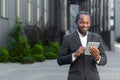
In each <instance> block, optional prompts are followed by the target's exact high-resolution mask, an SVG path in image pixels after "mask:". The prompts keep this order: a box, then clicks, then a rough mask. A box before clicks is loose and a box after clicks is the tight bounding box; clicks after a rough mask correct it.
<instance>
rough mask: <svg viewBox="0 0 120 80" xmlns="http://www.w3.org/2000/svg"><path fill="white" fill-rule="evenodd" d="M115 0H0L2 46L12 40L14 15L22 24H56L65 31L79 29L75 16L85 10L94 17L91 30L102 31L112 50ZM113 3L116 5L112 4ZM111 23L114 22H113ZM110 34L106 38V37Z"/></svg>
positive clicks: (0, 36)
mask: <svg viewBox="0 0 120 80" xmlns="http://www.w3.org/2000/svg"><path fill="white" fill-rule="evenodd" d="M113 2H114V0H0V45H3V44H5V43H6V42H7V41H8V40H9V34H8V33H9V31H10V30H11V28H12V27H13V26H14V21H15V18H16V17H18V18H20V19H21V21H22V24H23V25H26V24H31V25H34V24H37V25H40V26H43V27H44V26H46V25H56V26H57V27H58V28H62V29H63V30H64V31H65V33H66V34H69V33H70V32H74V31H75V29H76V24H75V23H74V22H75V16H76V13H78V12H79V11H80V10H86V11H88V12H89V13H90V15H91V17H92V23H91V31H94V32H96V33H99V34H101V35H102V36H103V39H104V41H105V43H106V44H107V46H108V47H109V49H111V50H113V48H114V47H113V44H114V29H115V28H114V27H115V26H114V14H110V13H114V7H111V6H110V5H111V4H112V3H113ZM113 6H114V5H113ZM110 23H112V24H110ZM106 36H107V38H106Z"/></svg>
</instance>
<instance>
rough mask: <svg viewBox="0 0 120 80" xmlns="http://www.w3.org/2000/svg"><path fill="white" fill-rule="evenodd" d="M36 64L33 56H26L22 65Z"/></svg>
mask: <svg viewBox="0 0 120 80" xmlns="http://www.w3.org/2000/svg"><path fill="white" fill-rule="evenodd" d="M34 62H35V60H34V58H33V57H32V56H26V57H24V58H23V59H22V60H21V63H22V64H32V63H34Z"/></svg>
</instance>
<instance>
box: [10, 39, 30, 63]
mask: <svg viewBox="0 0 120 80" xmlns="http://www.w3.org/2000/svg"><path fill="white" fill-rule="evenodd" d="M9 52H10V56H11V58H10V59H12V62H20V61H21V59H22V58H23V57H25V56H29V55H30V46H29V44H28V42H27V38H26V37H20V39H19V41H15V40H13V41H11V43H10V44H9ZM14 60H15V61H14Z"/></svg>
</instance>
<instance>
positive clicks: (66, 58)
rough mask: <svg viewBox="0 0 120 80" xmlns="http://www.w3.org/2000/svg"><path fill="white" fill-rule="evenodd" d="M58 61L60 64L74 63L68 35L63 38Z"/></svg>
mask: <svg viewBox="0 0 120 80" xmlns="http://www.w3.org/2000/svg"><path fill="white" fill-rule="evenodd" d="M57 62H58V64H59V65H64V64H70V63H72V54H71V53H70V52H69V42H68V37H67V36H66V37H64V38H63V42H62V46H61V49H60V52H59V56H58V58H57Z"/></svg>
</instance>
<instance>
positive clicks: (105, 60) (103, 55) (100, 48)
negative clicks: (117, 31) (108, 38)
mask: <svg viewBox="0 0 120 80" xmlns="http://www.w3.org/2000/svg"><path fill="white" fill-rule="evenodd" d="M102 46H103V41H102V38H101V37H100V46H99V48H98V49H99V51H100V56H101V60H100V62H99V64H98V65H105V64H106V63H107V56H106V54H105V51H104V49H103V47H102Z"/></svg>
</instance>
